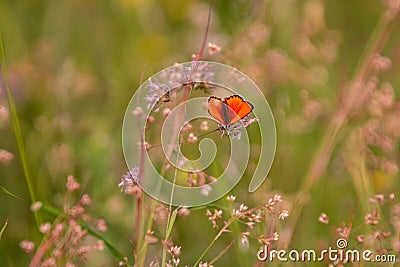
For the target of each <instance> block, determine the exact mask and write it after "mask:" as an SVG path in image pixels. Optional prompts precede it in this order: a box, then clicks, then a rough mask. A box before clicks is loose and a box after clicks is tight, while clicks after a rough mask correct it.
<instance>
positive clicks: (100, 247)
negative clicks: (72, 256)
mask: <svg viewBox="0 0 400 267" xmlns="http://www.w3.org/2000/svg"><path fill="white" fill-rule="evenodd" d="M93 248H94V249H95V250H97V251H103V250H104V241H103V240H97V242H96V244H95V245H94V246H93Z"/></svg>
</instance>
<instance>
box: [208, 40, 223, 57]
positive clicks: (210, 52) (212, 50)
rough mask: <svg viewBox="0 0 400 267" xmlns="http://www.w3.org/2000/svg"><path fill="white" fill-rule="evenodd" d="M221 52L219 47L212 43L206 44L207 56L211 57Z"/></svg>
mask: <svg viewBox="0 0 400 267" xmlns="http://www.w3.org/2000/svg"><path fill="white" fill-rule="evenodd" d="M219 51H221V47H220V46H219V45H217V44H214V43H208V55H210V56H212V55H214V54H216V53H218V52H219Z"/></svg>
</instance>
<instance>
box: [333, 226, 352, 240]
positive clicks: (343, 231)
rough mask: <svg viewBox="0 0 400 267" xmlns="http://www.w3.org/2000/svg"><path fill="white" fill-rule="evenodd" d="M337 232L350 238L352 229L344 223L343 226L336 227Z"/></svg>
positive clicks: (343, 236)
mask: <svg viewBox="0 0 400 267" xmlns="http://www.w3.org/2000/svg"><path fill="white" fill-rule="evenodd" d="M336 233H337V234H338V235H339V236H340V237H342V238H346V239H347V238H348V236H349V235H350V229H349V228H348V227H347V226H346V225H345V224H344V223H343V225H342V227H338V228H336Z"/></svg>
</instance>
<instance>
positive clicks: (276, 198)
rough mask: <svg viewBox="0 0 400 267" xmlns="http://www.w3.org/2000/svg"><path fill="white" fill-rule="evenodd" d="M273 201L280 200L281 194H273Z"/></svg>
mask: <svg viewBox="0 0 400 267" xmlns="http://www.w3.org/2000/svg"><path fill="white" fill-rule="evenodd" d="M274 201H275V202H282V196H281V195H279V194H275V195H274Z"/></svg>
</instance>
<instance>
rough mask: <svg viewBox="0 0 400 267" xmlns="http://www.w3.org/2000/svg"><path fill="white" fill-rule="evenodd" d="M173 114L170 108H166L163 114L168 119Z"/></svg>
mask: <svg viewBox="0 0 400 267" xmlns="http://www.w3.org/2000/svg"><path fill="white" fill-rule="evenodd" d="M170 113H171V110H170V109H169V108H165V109H164V110H163V112H162V114H163V116H164V117H167V116H168V115H169V114H170Z"/></svg>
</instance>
